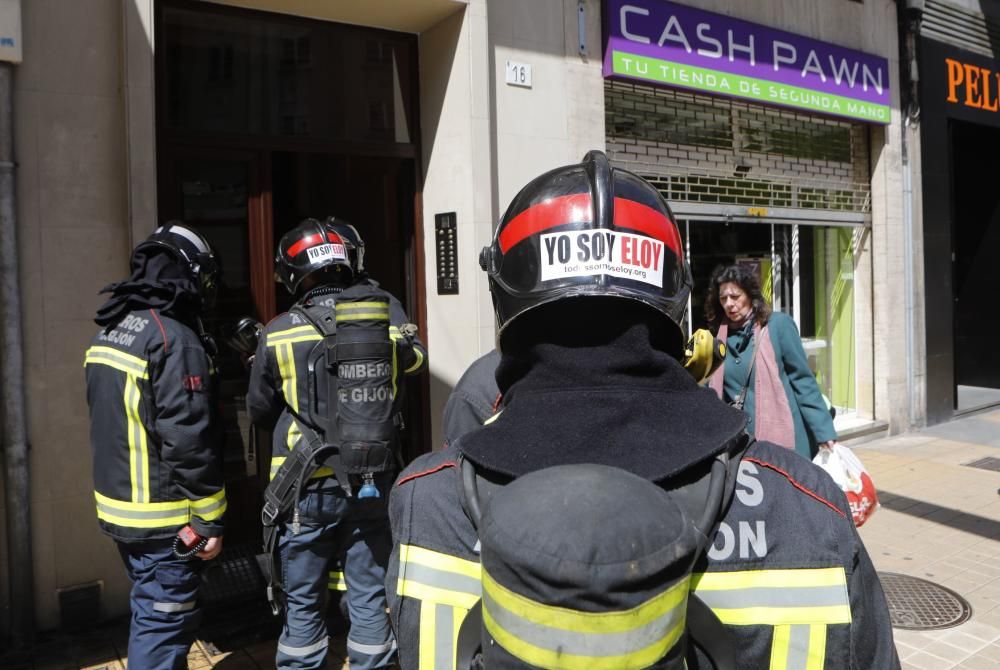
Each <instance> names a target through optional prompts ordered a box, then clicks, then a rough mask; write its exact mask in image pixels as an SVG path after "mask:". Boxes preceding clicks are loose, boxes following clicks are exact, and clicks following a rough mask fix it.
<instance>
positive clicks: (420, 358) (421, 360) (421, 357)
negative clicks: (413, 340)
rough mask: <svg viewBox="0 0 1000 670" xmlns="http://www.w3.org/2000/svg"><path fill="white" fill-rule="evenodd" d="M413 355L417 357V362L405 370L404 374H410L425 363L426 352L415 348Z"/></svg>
mask: <svg viewBox="0 0 1000 670" xmlns="http://www.w3.org/2000/svg"><path fill="white" fill-rule="evenodd" d="M413 353H414V354H416V355H417V362H416V363H414V364H413V365H411V366H410V367H408V368H406V369H405V370H403V374H407V375H408V374H410V373H411V372H413V371H414V370H416V369H418V368H419V367H420V366H421V365H423V363H424V352H422V351H420V349H418V348H417V347H413Z"/></svg>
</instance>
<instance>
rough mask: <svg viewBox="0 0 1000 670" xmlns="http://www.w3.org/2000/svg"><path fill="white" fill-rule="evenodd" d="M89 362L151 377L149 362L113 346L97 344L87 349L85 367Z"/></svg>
mask: <svg viewBox="0 0 1000 670" xmlns="http://www.w3.org/2000/svg"><path fill="white" fill-rule="evenodd" d="M88 363H90V364H100V365H107V366H109V367H112V368H115V369H116V370H121V371H122V372H124V373H126V374H130V375H135V376H136V377H139V378H140V379H149V374H148V373H147V368H148V364H147V362H146V361H145V360H143V359H141V358H139V357H138V356H133V355H132V354H127V353H125V352H124V351H119V350H118V349H113V348H111V347H102V346H99V345H95V346H93V347H90V348H89V349H87V352H86V354H85V355H84V359H83V365H84V367H86V366H87V364H88Z"/></svg>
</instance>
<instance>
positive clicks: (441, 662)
mask: <svg viewBox="0 0 1000 670" xmlns="http://www.w3.org/2000/svg"><path fill="white" fill-rule="evenodd" d="M466 614H468V610H466V609H463V608H461V607H453V606H451V605H442V604H440V603H422V604H421V605H420V654H419V656H418V657H417V669H418V670H454V669H455V663H456V660H455V656H456V654H457V650H458V631H459V629H460V628H461V627H462V622H463V621H464V620H465V616H466Z"/></svg>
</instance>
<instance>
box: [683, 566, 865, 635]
mask: <svg viewBox="0 0 1000 670" xmlns="http://www.w3.org/2000/svg"><path fill="white" fill-rule="evenodd" d="M692 584H693V587H694V591H695V593H696V594H697V595H698V597H699V598H701V599H702V600H703V601H704V602H705V604H706V605H708V606H709V607H711V608H712V611H714V612H715V614H716V616H718V617H719V619H720V620H721V621H722V622H723V623H725V624H729V625H734V626H749V625H771V626H781V625H796V624H843V623H850V622H851V608H850V600H849V597H848V594H847V576H846V574H845V573H844V569H843V568H842V567H837V568H811V569H801V570H749V571H741V572H709V573H704V574H698V575H694V578H693V580H692Z"/></svg>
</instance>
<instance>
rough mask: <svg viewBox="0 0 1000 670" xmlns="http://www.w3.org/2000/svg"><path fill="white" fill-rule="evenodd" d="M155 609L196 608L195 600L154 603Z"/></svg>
mask: <svg viewBox="0 0 1000 670" xmlns="http://www.w3.org/2000/svg"><path fill="white" fill-rule="evenodd" d="M153 609H154V610H156V611H157V612H170V613H173V612H190V611H191V610H193V609H194V601H193V600H191V601H189V602H186V603H153Z"/></svg>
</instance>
